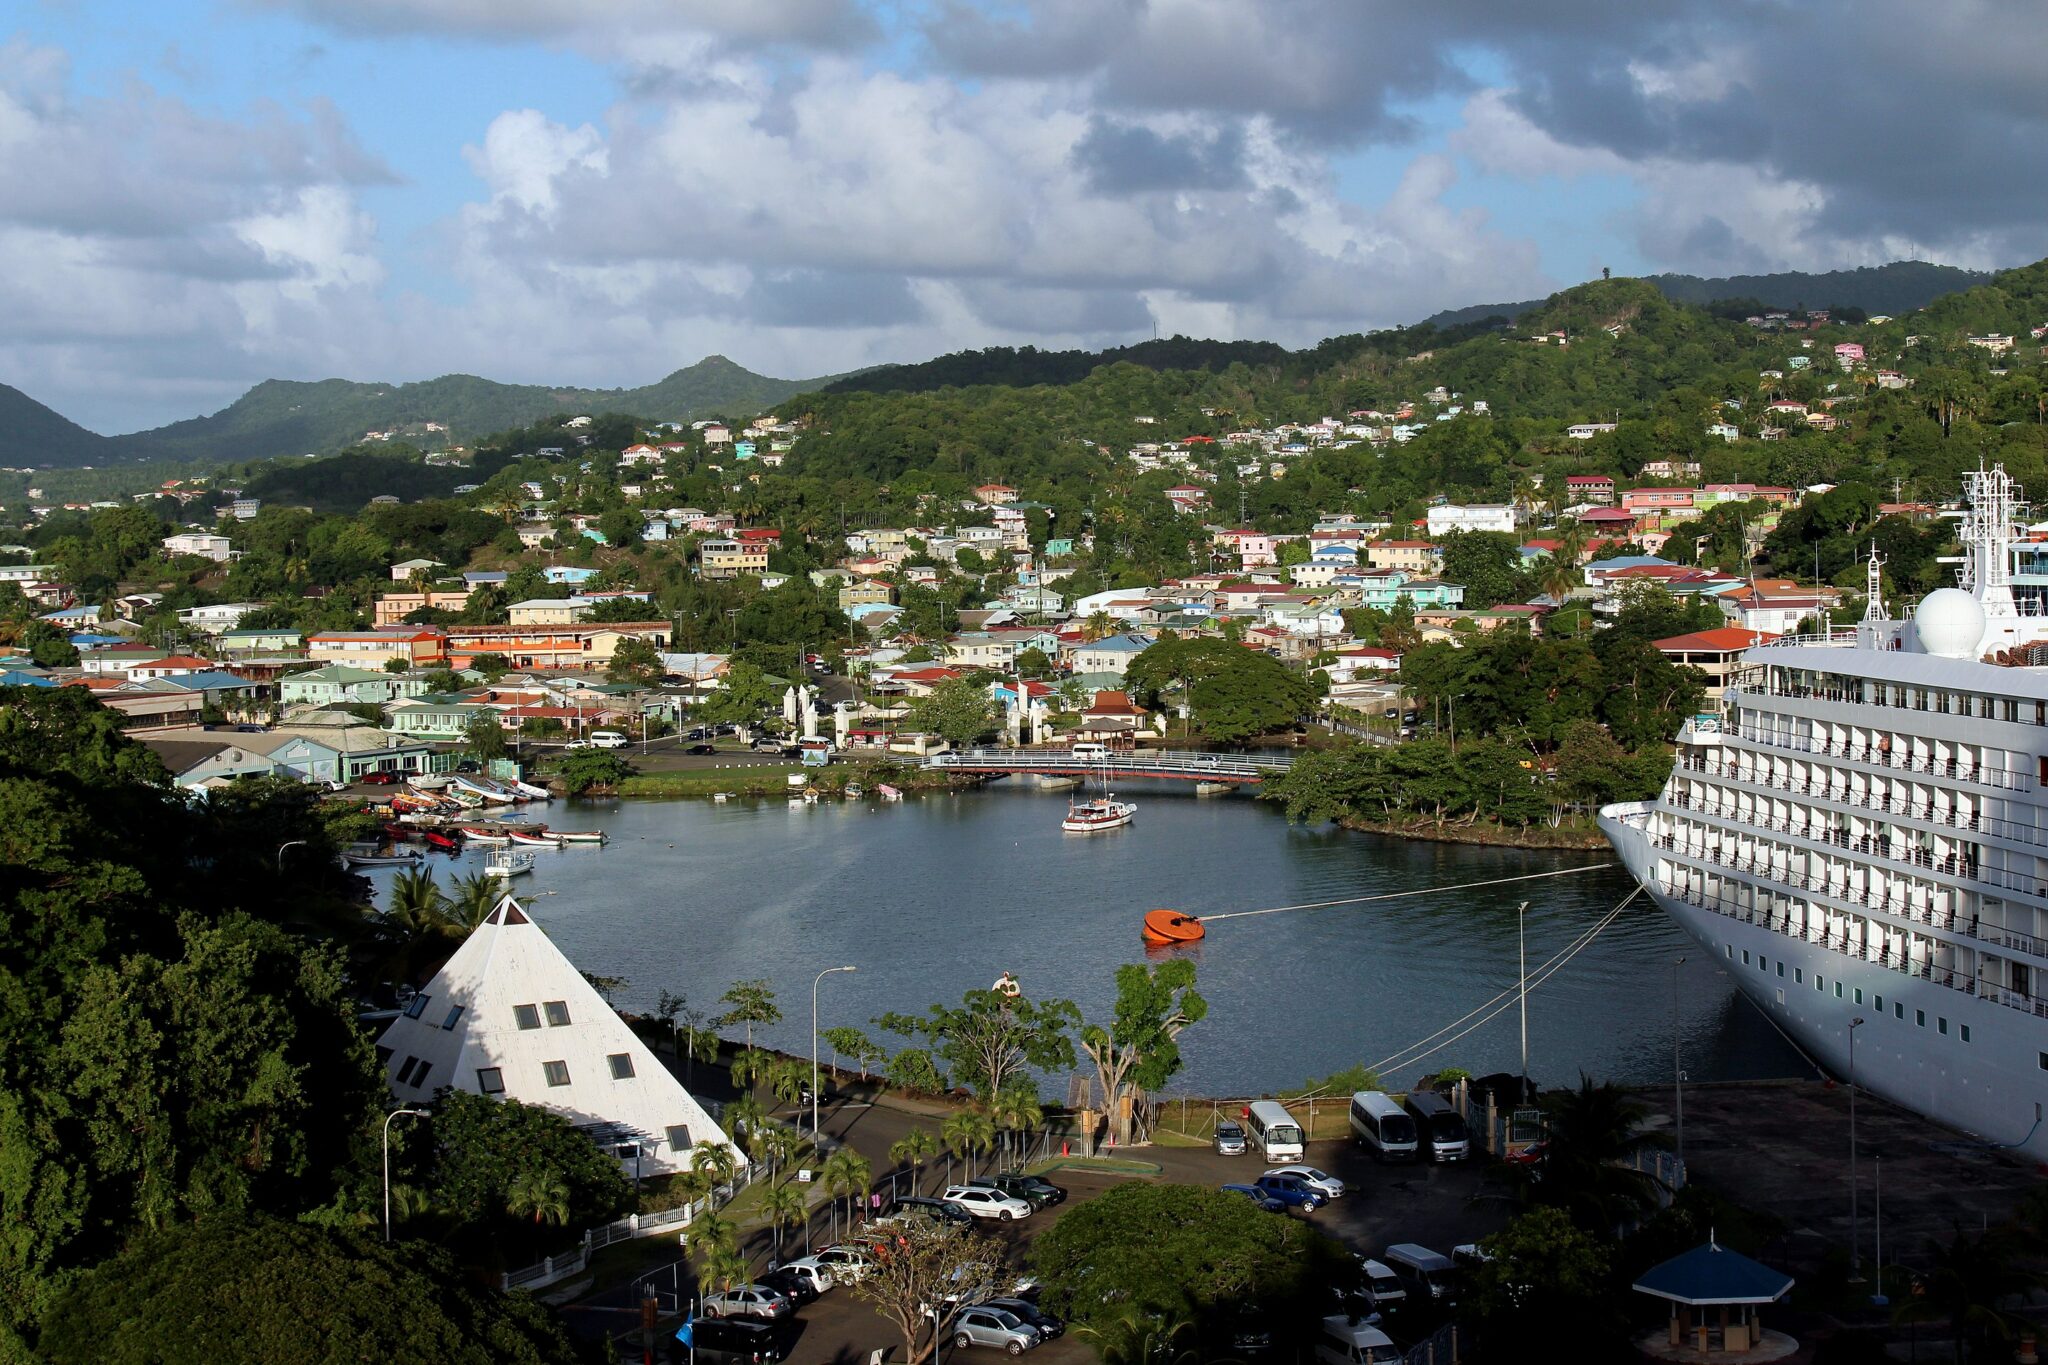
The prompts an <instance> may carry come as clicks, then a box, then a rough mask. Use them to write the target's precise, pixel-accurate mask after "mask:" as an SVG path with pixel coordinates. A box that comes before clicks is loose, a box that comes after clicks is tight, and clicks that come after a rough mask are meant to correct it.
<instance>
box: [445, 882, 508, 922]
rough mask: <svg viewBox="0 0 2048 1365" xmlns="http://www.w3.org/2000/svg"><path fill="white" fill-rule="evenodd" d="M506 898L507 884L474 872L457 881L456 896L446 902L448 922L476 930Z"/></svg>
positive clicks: (448, 898)
mask: <svg viewBox="0 0 2048 1365" xmlns="http://www.w3.org/2000/svg"><path fill="white" fill-rule="evenodd" d="M504 898H505V884H504V883H503V882H502V881H500V880H499V879H498V878H496V877H493V876H491V875H490V874H489V873H488V872H472V873H470V874H469V875H468V876H467V877H460V878H457V879H456V882H455V889H454V894H452V895H450V896H448V897H447V899H446V901H445V906H446V910H445V913H446V915H447V918H448V920H449V921H450V922H451V923H452V924H454V925H455V926H456V927H458V928H460V929H462V930H464V931H471V930H474V929H475V928H476V927H477V926H478V925H480V924H482V923H483V922H484V917H485V916H487V915H489V914H490V913H491V911H493V910H495V909H497V908H498V902H499V901H501V900H503V899H504Z"/></svg>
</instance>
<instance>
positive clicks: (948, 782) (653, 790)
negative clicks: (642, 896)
mask: <svg viewBox="0 0 2048 1365" xmlns="http://www.w3.org/2000/svg"><path fill="white" fill-rule="evenodd" d="M793 774H801V775H803V776H805V777H807V778H808V779H809V780H808V781H807V782H806V783H805V784H804V786H803V787H792V786H790V785H789V779H790V777H791V775H793ZM849 782H859V783H862V784H865V785H867V787H868V790H869V791H870V792H872V791H873V790H874V787H875V786H878V785H880V784H881V783H883V782H887V783H888V784H889V785H891V786H893V787H896V788H897V789H898V790H900V791H902V792H904V793H906V794H907V793H910V792H933V791H966V790H968V789H969V788H971V787H974V786H977V785H979V780H978V779H976V778H973V777H963V776H961V775H959V774H957V773H944V772H933V771H927V770H924V769H916V768H913V769H910V770H909V771H907V772H900V773H899V772H892V773H890V774H889V775H887V776H878V775H876V774H874V773H871V772H868V771H866V770H865V769H862V768H859V767H855V766H852V765H837V764H834V765H828V766H826V767H823V768H805V767H802V766H801V765H798V764H790V765H788V766H779V765H774V764H767V765H759V766H756V765H745V766H736V767H731V768H698V769H692V770H687V771H671V772H661V773H635V774H633V775H632V776H631V777H628V778H627V779H626V780H625V781H623V782H621V783H620V784H619V785H618V786H617V788H615V789H614V790H612V791H610V792H607V793H605V795H608V796H614V797H620V798H640V799H645V800H655V801H672V800H691V799H699V800H709V799H710V798H711V797H713V796H714V795H717V794H719V793H725V794H727V795H730V796H737V797H749V798H768V797H777V796H783V797H786V796H790V795H792V794H800V793H801V792H803V791H804V790H806V789H809V790H813V791H816V792H818V793H819V794H820V795H821V796H834V797H843V796H844V795H845V788H846V784H847V783H849ZM862 799H863V800H865V799H866V798H865V797H863V798H862Z"/></svg>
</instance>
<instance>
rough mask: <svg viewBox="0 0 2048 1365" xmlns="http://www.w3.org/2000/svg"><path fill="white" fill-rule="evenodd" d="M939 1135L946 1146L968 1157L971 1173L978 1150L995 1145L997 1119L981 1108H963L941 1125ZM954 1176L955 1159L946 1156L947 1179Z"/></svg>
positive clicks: (949, 1179) (985, 1149)
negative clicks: (983, 1111)
mask: <svg viewBox="0 0 2048 1365" xmlns="http://www.w3.org/2000/svg"><path fill="white" fill-rule="evenodd" d="M939 1136H940V1137H941V1138H943V1139H944V1140H945V1143H946V1146H948V1147H949V1148H951V1149H952V1150H953V1151H956V1152H959V1153H961V1154H962V1155H963V1156H965V1157H966V1158H967V1159H968V1162H969V1167H970V1174H971V1173H972V1162H973V1158H974V1154H975V1153H976V1152H985V1151H987V1150H988V1149H989V1148H990V1147H993V1146H994V1145H995V1141H996V1125H995V1121H994V1120H993V1119H991V1118H989V1116H988V1115H987V1114H984V1113H982V1112H981V1111H980V1110H979V1109H962V1110H961V1111H960V1112H959V1113H957V1114H954V1115H953V1116H952V1117H950V1118H948V1119H947V1120H946V1121H945V1122H944V1123H943V1124H941V1125H940V1126H939ZM952 1178H953V1159H952V1157H950V1156H948V1157H947V1158H946V1179H947V1180H948V1182H950V1181H951V1180H952Z"/></svg>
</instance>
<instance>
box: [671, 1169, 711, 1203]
mask: <svg viewBox="0 0 2048 1365" xmlns="http://www.w3.org/2000/svg"><path fill="white" fill-rule="evenodd" d="M672 1188H674V1190H675V1192H676V1193H677V1194H679V1195H681V1196H682V1199H683V1204H684V1205H685V1206H686V1207H687V1206H688V1205H691V1204H696V1203H700V1202H702V1201H703V1200H705V1199H708V1198H710V1197H711V1175H710V1173H709V1172H707V1171H699V1170H696V1169H694V1168H693V1169H691V1170H687V1171H677V1172H676V1174H675V1181H674V1184H673V1187H672Z"/></svg>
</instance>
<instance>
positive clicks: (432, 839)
mask: <svg viewBox="0 0 2048 1365" xmlns="http://www.w3.org/2000/svg"><path fill="white" fill-rule="evenodd" d="M420 837H421V838H423V839H425V840H426V841H427V847H428V848H438V849H440V850H441V851H442V852H443V853H460V852H461V851H462V840H461V839H460V838H458V837H456V836H455V835H452V834H443V833H441V831H439V830H436V829H430V830H428V831H427V832H426V833H425V834H423V835H421V836H420Z"/></svg>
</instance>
